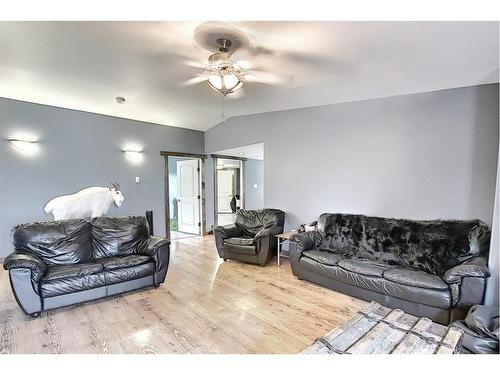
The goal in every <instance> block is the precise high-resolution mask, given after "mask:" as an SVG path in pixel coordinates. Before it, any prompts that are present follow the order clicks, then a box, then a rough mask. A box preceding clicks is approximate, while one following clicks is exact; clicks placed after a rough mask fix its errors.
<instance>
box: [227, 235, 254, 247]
mask: <svg viewBox="0 0 500 375" xmlns="http://www.w3.org/2000/svg"><path fill="white" fill-rule="evenodd" d="M224 242H225V243H226V244H230V245H235V246H253V245H254V242H253V238H251V237H231V238H227V239H226V240H225V241H224Z"/></svg>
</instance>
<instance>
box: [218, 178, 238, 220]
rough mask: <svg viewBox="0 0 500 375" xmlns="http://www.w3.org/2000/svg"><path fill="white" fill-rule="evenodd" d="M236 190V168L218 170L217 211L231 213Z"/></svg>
mask: <svg viewBox="0 0 500 375" xmlns="http://www.w3.org/2000/svg"><path fill="white" fill-rule="evenodd" d="M233 191H234V170H232V169H228V170H220V171H217V206H218V207H217V212H220V213H231V212H232V211H231V199H232V198H233Z"/></svg>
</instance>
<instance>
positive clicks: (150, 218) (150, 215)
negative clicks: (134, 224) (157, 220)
mask: <svg viewBox="0 0 500 375" xmlns="http://www.w3.org/2000/svg"><path fill="white" fill-rule="evenodd" d="M146 220H147V221H148V226H149V234H150V235H151V236H154V234H153V232H154V229H153V211H146Z"/></svg>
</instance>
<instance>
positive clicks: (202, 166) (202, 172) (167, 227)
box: [160, 151, 207, 240]
mask: <svg viewBox="0 0 500 375" xmlns="http://www.w3.org/2000/svg"><path fill="white" fill-rule="evenodd" d="M160 155H161V156H163V158H164V165H163V174H164V180H165V237H166V238H167V239H169V240H170V185H169V181H168V157H169V156H178V157H184V158H192V159H199V160H200V181H201V191H200V195H201V231H200V235H202V236H206V235H207V228H206V227H207V210H206V209H205V208H206V207H205V161H206V159H207V155H204V154H190V153H186V152H175V151H160Z"/></svg>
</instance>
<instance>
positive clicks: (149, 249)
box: [138, 236, 170, 256]
mask: <svg viewBox="0 0 500 375" xmlns="http://www.w3.org/2000/svg"><path fill="white" fill-rule="evenodd" d="M168 245H170V240H168V239H166V238H162V237H156V236H149V237H148V239H147V241H145V242H144V243H143V244H142V246H141V247H140V248H139V250H138V253H139V254H141V255H149V256H154V255H156V253H157V252H158V249H159V248H160V247H162V246H168Z"/></svg>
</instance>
